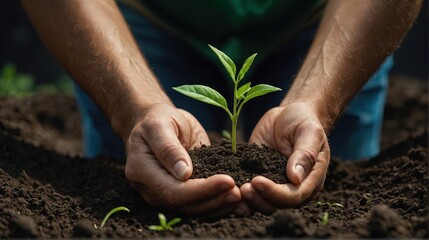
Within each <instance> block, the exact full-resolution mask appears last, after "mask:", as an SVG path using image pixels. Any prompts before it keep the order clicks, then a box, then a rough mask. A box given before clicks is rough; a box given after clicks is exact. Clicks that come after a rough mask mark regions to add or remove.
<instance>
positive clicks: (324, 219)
mask: <svg viewBox="0 0 429 240" xmlns="http://www.w3.org/2000/svg"><path fill="white" fill-rule="evenodd" d="M316 207H322V208H326V211H325V212H324V213H323V215H322V224H323V225H327V224H328V223H329V212H328V211H329V210H330V209H332V210H334V212H336V211H337V210H338V209H339V208H344V206H343V205H342V204H340V203H328V202H325V203H322V202H317V203H316Z"/></svg>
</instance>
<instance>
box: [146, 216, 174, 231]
mask: <svg viewBox="0 0 429 240" xmlns="http://www.w3.org/2000/svg"><path fill="white" fill-rule="evenodd" d="M158 219H159V225H150V226H149V230H153V231H167V230H169V231H173V225H175V224H178V223H179V222H181V221H182V219H181V218H173V219H172V220H170V221H169V222H167V218H166V217H165V215H164V214H162V213H158Z"/></svg>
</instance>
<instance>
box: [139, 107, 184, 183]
mask: <svg viewBox="0 0 429 240" xmlns="http://www.w3.org/2000/svg"><path fill="white" fill-rule="evenodd" d="M177 118H178V120H177V122H181V121H186V119H185V117H184V116H182V115H181V114H177ZM143 125H144V131H143V138H144V140H145V141H146V142H147V144H148V145H149V147H150V151H151V152H152V153H153V154H154V155H155V156H156V158H157V159H158V160H159V162H160V163H161V164H162V166H164V168H165V169H167V171H168V172H170V173H171V174H172V175H173V176H175V177H176V178H177V179H180V180H185V179H188V178H189V177H190V176H191V174H192V162H191V158H190V156H189V154H188V152H187V151H186V149H185V148H184V146H183V145H182V142H180V141H179V128H181V129H182V130H181V131H185V132H182V133H181V134H182V135H188V136H189V135H190V132H189V131H188V129H187V127H180V126H177V125H176V124H175V123H174V121H173V120H171V121H167V120H163V119H157V118H149V119H146V120H145V122H144V123H143Z"/></svg>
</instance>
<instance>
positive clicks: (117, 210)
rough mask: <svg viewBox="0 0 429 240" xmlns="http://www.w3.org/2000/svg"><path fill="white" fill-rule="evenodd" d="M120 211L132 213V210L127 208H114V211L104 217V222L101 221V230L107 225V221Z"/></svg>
mask: <svg viewBox="0 0 429 240" xmlns="http://www.w3.org/2000/svg"><path fill="white" fill-rule="evenodd" d="M119 211H127V212H130V210H129V209H128V208H126V207H123V206H120V207H116V208H113V209H112V210H110V211H109V212H108V213H107V214H106V216H104V218H103V221H101V224H100V229H102V228H103V227H104V224H106V222H107V220H108V219H109V218H110V216H112V214H114V213H116V212H119ZM94 227H95V228H96V229H97V225H94Z"/></svg>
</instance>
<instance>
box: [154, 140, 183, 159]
mask: <svg viewBox="0 0 429 240" xmlns="http://www.w3.org/2000/svg"><path fill="white" fill-rule="evenodd" d="M178 156H181V151H180V148H179V147H178V146H176V145H175V144H172V143H165V144H163V145H161V146H160V147H159V159H160V161H165V160H169V161H171V164H173V161H174V160H175V159H177V157H178Z"/></svg>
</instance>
